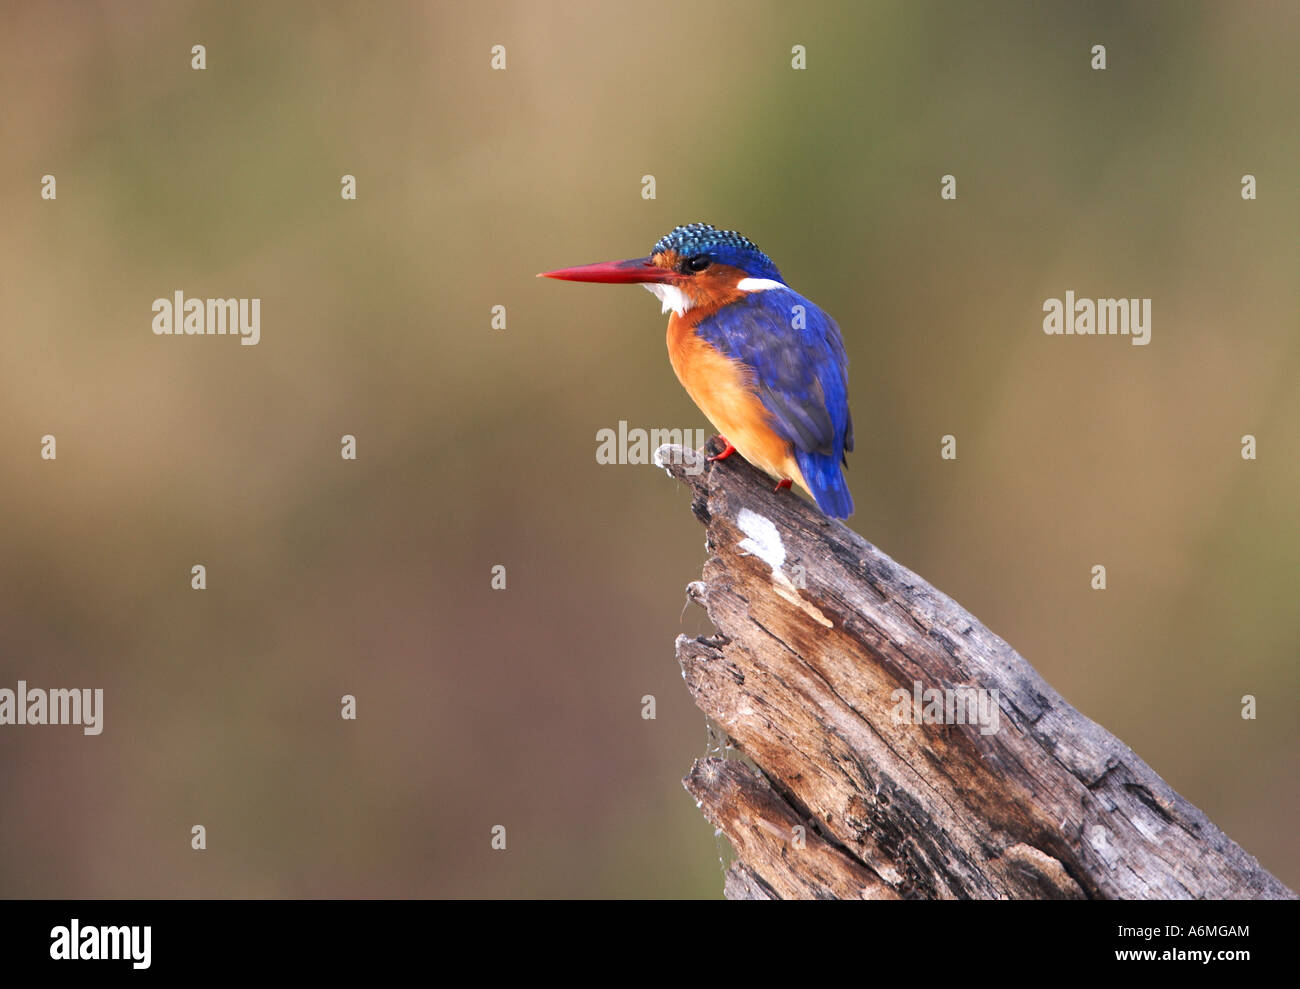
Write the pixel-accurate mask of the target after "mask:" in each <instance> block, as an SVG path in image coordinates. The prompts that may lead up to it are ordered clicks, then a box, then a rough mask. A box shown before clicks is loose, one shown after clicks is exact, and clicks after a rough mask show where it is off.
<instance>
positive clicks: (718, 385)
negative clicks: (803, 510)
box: [668, 313, 808, 490]
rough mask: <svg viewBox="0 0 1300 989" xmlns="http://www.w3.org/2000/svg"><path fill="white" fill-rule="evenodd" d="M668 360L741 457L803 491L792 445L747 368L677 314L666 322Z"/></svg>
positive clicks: (801, 479) (716, 427) (684, 385)
mask: <svg viewBox="0 0 1300 989" xmlns="http://www.w3.org/2000/svg"><path fill="white" fill-rule="evenodd" d="M668 360H669V361H670V362H671V363H672V365H673V370H674V371H676V372H677V380H678V381H680V382H681V383H682V387H683V388H685V389H686V394H688V395H690V396H691V400H692V401H693V402H694V403H695V404H696V405H698V406H699V408H700V411H701V412H703V413H704V415H705V416H706V417H707V418H708V420H709V422H711V423H713V426H714V428H715V429H717V431H718V432H719V433H721V434H722V435H723V436H725V437H726V438H727V440H728V442H730V443H731V445H732V446H734V447H735V448H736V451H737V452H738V453H739V454H740V455H741V456H742V457H744V458H745V459H746V460H748V461H749V462H750V463H751V464H753V465H754V466H755V467H757V468H759V469H760V470H764V471H767V473H769V474H771V475H773V476H774V477H778V478H785V477H788V478H790V479H791V480H793V481H797V482H798V484H799V486H800V487H802V488H803V489H804V490H807V488H808V485H807V484H806V483H805V482H804V479H803V474H802V473H800V471H799V465H798V463H797V462H796V461H795V459H794V447H793V445H792V444H791V443H789V442H787V441H786V440H784V439H782V438H781V436H779V435H778V434H777V433H776V431H775V430H773V429H772V426H771V414H770V413H769V412H768V411H767V409H766V408H764V407H763V403H762V401H761V400H760V399H759V397H758V395H757V394H755V392H754V388H753V379H752V376H751V372H749V370H748V369H747V368H746V367H745V366H744V365H743V364H741V363H740V362H739V361H734V360H732V359H731V358H729V357H727V356H726V355H724V354H722V353H721V352H720V351H718V350H717V349H715V348H714V347H713V346H711V345H710V344H708V343H706V342H705V341H704V340H702V339H700V337H698V336H697V335H696V334H695V329H694V327H692V326H691V324H690V323H689V322H688V321H687V320H686V319H684V318H682V317H681V316H678V315H677V314H676V313H674V314H673V315H672V318H671V319H669V321H668Z"/></svg>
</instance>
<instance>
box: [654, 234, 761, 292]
mask: <svg viewBox="0 0 1300 989" xmlns="http://www.w3.org/2000/svg"><path fill="white" fill-rule="evenodd" d="M664 251H676V252H677V253H678V254H679V255H681V256H682V257H691V256H693V255H696V254H707V255H710V256H711V257H713V258H715V259H717V260H720V261H723V262H724V263H727V264H733V265H735V266H736V267H738V268H742V269H744V270H745V271H747V272H749V273H750V274H753V275H761V276H762V277H775V278H777V279H778V280H779V279H780V272H778V271H777V270H776V265H774V264H773V263H772V259H771V258H769V257H768V256H767V255H766V254H764V253H763V252H762V251H760V250H759V249H758V245H757V244H755V243H754V242H753V241H752V240H750V239H749V238H748V237H746V236H744V235H743V234H740V233H737V232H736V231H735V230H719V229H718V228H717V227H714V226H711V225H710V224H707V223H688V224H686V225H685V226H681V227H676V228H674V229H673V230H672V231H671V232H670V233H667V234H665V235H664V236H662V237H660V238H659V242H658V243H657V244H655V246H654V250H652V251H651V252H650V253H651V254H660V253H662V252H664Z"/></svg>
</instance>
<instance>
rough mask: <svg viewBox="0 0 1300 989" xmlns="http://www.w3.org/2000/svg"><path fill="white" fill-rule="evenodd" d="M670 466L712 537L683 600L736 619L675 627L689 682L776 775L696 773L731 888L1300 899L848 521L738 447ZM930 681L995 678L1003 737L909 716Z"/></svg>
mask: <svg viewBox="0 0 1300 989" xmlns="http://www.w3.org/2000/svg"><path fill="white" fill-rule="evenodd" d="M706 452H718V447H717V446H716V445H714V444H713V443H712V442H711V443H710V445H709V446H708V447H706ZM656 462H657V463H659V464H661V465H662V466H664V467H665V469H666V470H668V472H669V473H670V474H671V475H672V476H674V477H676V478H677V479H678V480H680V481H682V482H683V483H685V484H687V485H688V486H689V487H690V488H691V490H692V493H693V498H692V506H691V507H692V510H693V511H694V513H695V515H696V516H697V517H698V518H699V519H700V520H701V521H702V522H703V523H704V525H705V528H706V532H707V540H706V545H707V548H708V552H709V558H708V561H707V562H706V564H705V566H704V573H703V578H702V580H699V581H694V582H692V583H691V584H690V585H689V586H688V588H687V593H688V596H689V597H690V598H691V599H692V600H695V601H697V602H699V603H700V604H701V605H703V606H704V608H705V609H706V611H707V612H708V614H709V618H710V619H711V621H712V622H713V625H714V627H715V628H716V629H717V631H718V634H717V635H715V636H712V637H704V638H691V637H688V636H680V637H679V638H678V640H677V658H678V660H679V662H680V663H681V667H682V672H683V675H684V677H685V679H686V683H687V686H688V687H689V689H690V691H691V693H692V695H693V696H694V698H695V701H696V703H697V704H698V705H699V707H700V708H701V709H702V710H703V711H704V712H705V713H706V714H708V715H709V716H710V717H712V718H713V719H714V720H715V721H717V723H718V724H719V725H720V726H722V728H723V729H724V730H725V731H726V732H727V733H728V735H729V736H730V738H731V740H732V743H733V744H734V745H735V746H736V747H737V748H738V749H739V750H740V751H742V752H743V753H744V754H745V755H746V756H748V757H749V758H750V759H752V760H753V762H754V763H755V764H756V765H757V766H758V767H759V768H760V769H761V771H762V774H763V777H765V779H766V781H768V783H770V786H767V785H765V784H764V785H760V783H761V778H759V777H754V776H753V774H752V772H750V771H749V770H748V769H745V768H744V767H741V768H740V769H733V768H725V767H730V766H733V765H736V764H733V763H723V767H724V768H719V767H713V768H712V769H709V764H710V763H712V762H716V761H717V760H707V761H706V762H705V763H697V765H696V767H695V768H694V769H693V770H692V772H691V774H690V775H688V776H687V778H686V780H684V781H683V782H684V784H685V785H686V787H687V789H688V790H690V791H691V793H692V794H693V795H694V796H695V797H696V799H697V800H698V801H699V802H700V805H701V809H702V810H703V811H704V813H705V814H706V816H708V817H709V819H710V820H712V821H713V822H714V823H715V825H716V826H717V827H720V828H721V829H722V830H723V831H724V833H726V834H727V836H728V838H729V839H730V840H731V842H732V844H733V846H735V848H736V849H737V854H738V855H739V861H738V862H737V863H736V864H734V865H733V868H732V869H731V870H730V871H729V872H728V876H727V880H726V887H727V893H728V895H729V896H734V897H755V896H766V897H773V896H778V897H786V896H799V897H831V896H835V897H839V896H855V897H869V898H895V897H906V898H936V899H947V898H963V897H980V898H1003V897H1010V898H1018V897H1034V898H1044V897H1046V898H1081V897H1084V898H1125V899H1129V898H1151V899H1163V898H1201V897H1204V898H1218V897H1223V898H1250V897H1271V898H1294V897H1295V894H1294V893H1293V892H1292V891H1291V890H1289V889H1288V888H1287V887H1286V886H1284V885H1283V884H1282V883H1280V882H1279V881H1278V880H1277V879H1275V878H1274V877H1273V876H1272V875H1270V874H1269V873H1268V872H1266V871H1265V870H1264V869H1263V868H1262V867H1261V866H1260V865H1259V863H1258V862H1257V861H1256V860H1255V859H1254V858H1253V857H1252V856H1250V855H1249V854H1248V853H1246V852H1245V851H1244V850H1243V849H1242V848H1241V847H1240V846H1238V845H1237V844H1236V843H1235V842H1233V841H1232V840H1231V839H1229V838H1228V837H1227V836H1226V835H1225V834H1223V832H1221V831H1220V830H1219V829H1218V828H1216V827H1215V826H1214V825H1213V824H1212V823H1211V822H1210V820H1209V819H1208V818H1207V817H1206V816H1205V815H1204V814H1203V813H1202V812H1201V811H1200V810H1198V809H1197V808H1196V807H1194V806H1193V805H1192V804H1191V803H1189V802H1188V801H1187V800H1185V799H1183V798H1182V797H1181V796H1179V795H1178V794H1177V793H1175V792H1174V791H1173V790H1172V789H1171V788H1170V787H1169V786H1168V785H1167V784H1166V783H1165V782H1164V780H1162V779H1161V778H1160V777H1159V776H1158V775H1157V774H1156V773H1155V772H1154V771H1153V770H1152V769H1151V767H1149V766H1148V765H1147V764H1146V763H1145V762H1143V761H1142V760H1141V759H1139V758H1138V757H1137V755H1135V754H1134V753H1133V751H1132V750H1131V749H1129V748H1128V746H1126V745H1125V744H1124V743H1123V742H1121V741H1120V740H1119V739H1117V738H1115V737H1114V736H1113V735H1111V734H1110V733H1109V732H1107V731H1106V730H1105V729H1104V728H1102V727H1101V726H1100V725H1097V724H1095V723H1093V722H1092V721H1089V720H1088V719H1087V718H1085V717H1084V716H1083V715H1081V714H1080V713H1079V712H1078V711H1076V710H1075V709H1074V708H1073V707H1071V706H1070V705H1069V704H1068V703H1066V702H1065V700H1064V699H1063V698H1062V697H1061V696H1060V695H1059V694H1058V693H1057V692H1056V691H1055V690H1053V689H1052V688H1051V686H1049V685H1048V684H1047V683H1046V682H1045V681H1044V680H1043V679H1042V677H1040V676H1039V675H1038V674H1037V672H1035V670H1034V669H1033V667H1031V666H1030V665H1029V664H1028V663H1027V662H1026V661H1025V660H1024V659H1022V658H1021V657H1020V656H1019V655H1018V654H1017V653H1016V652H1015V650H1013V649H1012V648H1011V647H1010V646H1009V645H1007V643H1005V642H1003V641H1002V640H1001V639H1000V638H998V637H997V636H996V635H994V634H993V633H992V632H990V631H989V630H988V629H986V628H985V627H984V626H983V625H982V624H981V623H980V622H979V621H978V620H977V619H976V618H975V617H974V616H973V615H971V614H969V613H968V612H967V611H965V610H964V609H962V608H961V606H960V605H958V604H957V603H956V602H955V601H953V600H952V599H951V598H949V597H947V596H946V595H944V594H943V593H941V592H940V591H938V590H936V589H935V588H934V587H932V586H930V584H928V583H927V582H926V581H925V580H923V579H922V578H921V577H919V576H917V575H916V574H914V573H912V572H911V571H910V570H908V569H906V568H905V567H902V566H900V565H899V564H898V563H895V562H894V561H893V560H891V559H890V558H889V557H888V556H886V555H885V554H884V553H882V552H880V551H879V550H878V549H876V548H875V547H874V546H872V545H871V544H870V543H868V542H867V541H866V540H864V539H863V538H862V537H860V536H859V535H857V534H856V533H855V532H853V531H851V530H850V529H848V528H847V527H845V526H844V525H843V524H842V523H839V522H836V521H832V520H830V519H828V518H826V517H825V516H824V515H823V514H822V513H821V512H819V511H818V510H817V509H816V508H815V507H814V506H812V505H810V504H809V503H808V502H806V501H804V500H803V499H801V498H799V497H796V496H794V495H792V493H791V492H788V491H782V492H777V493H774V492H773V491H772V490H771V488H772V482H771V481H770V480H769V479H768V478H767V477H766V476H765V475H761V474H759V473H758V472H757V471H755V470H754V469H753V468H752V467H750V466H749V465H748V464H746V463H745V462H744V461H743V460H742V459H741V458H740V457H731V458H729V459H728V460H725V461H719V462H716V463H713V464H707V465H706V464H705V463H704V462H703V459H702V455H701V454H700V453H697V452H696V451H693V450H684V449H682V448H680V447H672V446H670V447H661V448H660V450H659V451H658V452H657V453H656ZM742 512H749V513H752V515H746V516H745V517H744V518H745V524H746V525H747V526H748V528H749V529H750V530H751V533H746V532H745V531H743V530H742V528H741V525H740V521H739V520H740V519H741V513H742ZM769 524H770V525H771V526H772V527H774V528H773V529H771V530H767V529H766V526H767V525H769ZM755 530H760V531H758V533H757V537H755V536H754V535H753V534H752V533H753V532H754V531H755ZM773 536H775V537H777V540H778V541H777V542H776V543H773V542H772V539H773ZM747 539H748V540H749V542H748V543H747V545H748V547H749V548H750V549H755V550H758V551H761V552H762V553H763V554H765V555H766V556H768V558H769V560H772V559H776V560H777V562H779V563H780V565H779V566H775V567H774V566H771V565H769V562H766V561H765V560H764V559H763V558H762V556H760V555H759V553H756V552H749V551H747V550H746V549H742V548H741V543H742V542H745V541H746V540H747ZM781 554H783V555H784V557H783V559H781V558H780V557H781ZM800 577H801V578H802V579H797V578H800ZM800 585H806V586H800ZM914 681H920V682H921V683H922V684H923V686H924V687H927V688H928V687H938V688H940V689H944V688H955V687H975V688H983V689H985V690H990V691H991V690H994V689H996V690H997V691H998V699H999V704H998V719H999V726H998V730H997V731H996V732H993V733H990V734H983V733H981V732H980V730H979V726H977V725H960V724H958V725H914V724H910V723H899V722H896V720H895V717H894V710H895V701H894V699H893V697H892V696H891V695H892V694H893V691H894V690H895V689H896V688H903V689H905V690H907V691H908V692H909V693H910V692H911V690H912V685H913V682H914ZM706 770H707V771H706ZM742 770H743V772H742ZM746 774H748V776H749V777H750V778H748V779H746ZM795 823H803V824H804V825H805V826H806V828H807V834H808V835H809V840H808V842H807V845H806V847H805V848H803V849H798V850H796V849H794V848H793V846H791V845H790V844H789V841H790V839H789V837H788V836H789V833H790V831H791V829H792V828H793V826H794V824H795ZM814 838H815V839H816V844H815V845H814V842H813V840H812V839H814ZM808 848H813V849H814V851H813V853H809V852H808Z"/></svg>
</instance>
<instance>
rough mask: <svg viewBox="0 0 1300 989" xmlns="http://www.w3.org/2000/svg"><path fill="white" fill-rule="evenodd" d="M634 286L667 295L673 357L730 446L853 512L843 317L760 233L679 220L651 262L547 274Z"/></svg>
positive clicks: (822, 500) (824, 504) (829, 510)
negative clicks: (774, 256)
mask: <svg viewBox="0 0 1300 989" xmlns="http://www.w3.org/2000/svg"><path fill="white" fill-rule="evenodd" d="M538 277H542V278H561V279H565V280H567V281H574V282H609V283H634V284H641V285H644V286H645V287H646V288H647V289H649V290H650V291H651V292H653V293H654V294H655V295H656V296H658V297H659V299H660V301H661V302H662V303H663V311H664V312H670V311H671V312H672V315H671V316H670V317H669V318H668V359H669V361H670V362H671V363H672V366H673V370H674V371H676V372H677V378H678V380H679V381H681V383H682V386H683V387H684V388H685V389H686V393H687V394H688V395H690V396H691V399H692V400H693V401H694V402H695V404H696V405H697V406H699V408H700V411H701V412H703V413H704V415H705V416H706V417H707V418H708V420H709V421H710V422H711V423H713V426H714V428H715V429H717V430H718V433H719V434H720V436H719V439H720V440H721V441H722V443H723V444H724V446H725V449H724V450H723V451H722V452H721V453H720V454H718V455H717V457H716V458H712V459H722V458H724V457H728V456H730V455H731V454H732V453H739V454H740V455H741V456H742V457H744V458H745V459H746V460H748V461H749V462H750V463H751V464H753V465H754V466H755V467H758V468H760V469H761V470H764V471H766V472H767V473H769V474H771V475H773V476H774V477H777V478H779V479H780V484H778V485H777V488H778V490H779V489H780V488H782V487H789V486H790V482H791V481H794V482H797V483H798V484H799V486H800V487H802V488H803V489H804V490H805V491H807V492H808V493H809V494H810V495H812V497H813V499H814V500H815V501H816V502H817V506H818V507H819V508H820V509H821V510H822V511H823V512H825V513H826V514H827V515H830V516H832V517H834V518H841V519H843V518H848V517H849V516H850V515H851V514H853V498H852V496H851V495H850V494H849V486H848V484H847V482H846V481H845V479H844V473H843V469H842V468H843V467H844V466H846V465H847V461H846V460H845V454H846V453H847V452H848V451H850V450H852V449H853V419H852V417H851V416H850V415H849V395H848V388H849V379H848V365H849V362H848V357H847V355H846V354H845V352H844V341H843V340H842V339H841V337H840V329H839V327H838V326H836V325H835V320H833V319H831V318H830V316H828V315H826V313H824V312H822V310H821V309H819V308H818V307H817V306H815V305H813V303H811V302H809V301H808V300H807V299H805V298H804V297H803V296H802V295H800V294H799V293H798V292H796V291H794V289H792V288H790V287H789V286H788V285H787V284H786V283H785V279H784V278H782V277H781V272H780V271H778V270H777V267H776V265H775V264H773V263H772V260H771V258H769V257H768V256H767V255H766V254H764V253H763V252H762V251H760V250H759V249H758V247H757V246H756V245H755V244H754V242H753V241H751V240H750V239H749V238H748V237H742V236H741V235H740V234H738V233H736V231H734V230H719V229H717V228H716V227H712V226H710V225H709V224H707V223H691V224H687V225H686V226H682V227H677V228H676V229H675V230H673V231H672V232H671V233H669V234H667V235H666V236H665V237H663V238H661V239H660V241H659V242H658V243H657V244H655V246H654V250H652V251H651V252H650V255H649V256H648V257H644V258H633V259H632V260H629V261H608V262H605V263H602V264H588V265H582V266H581V267H577V268H561V269H560V270H558V271H546V272H542V274H541V275H539V276H538Z"/></svg>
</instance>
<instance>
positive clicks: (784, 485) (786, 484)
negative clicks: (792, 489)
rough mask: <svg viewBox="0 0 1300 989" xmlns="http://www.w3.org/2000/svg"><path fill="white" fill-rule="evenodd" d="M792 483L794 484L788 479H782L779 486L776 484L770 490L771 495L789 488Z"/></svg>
mask: <svg viewBox="0 0 1300 989" xmlns="http://www.w3.org/2000/svg"><path fill="white" fill-rule="evenodd" d="M793 483H794V482H793V481H791V480H790V478H788V477H787V478H784V479H782V481H781V483H780V484H778V485H777V486H776V487H774V488H773V489H772V493H773V494H775V493H776V492H778V491H780V490H781V489H782V488H788V487H789V486H790V485H791V484H793Z"/></svg>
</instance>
